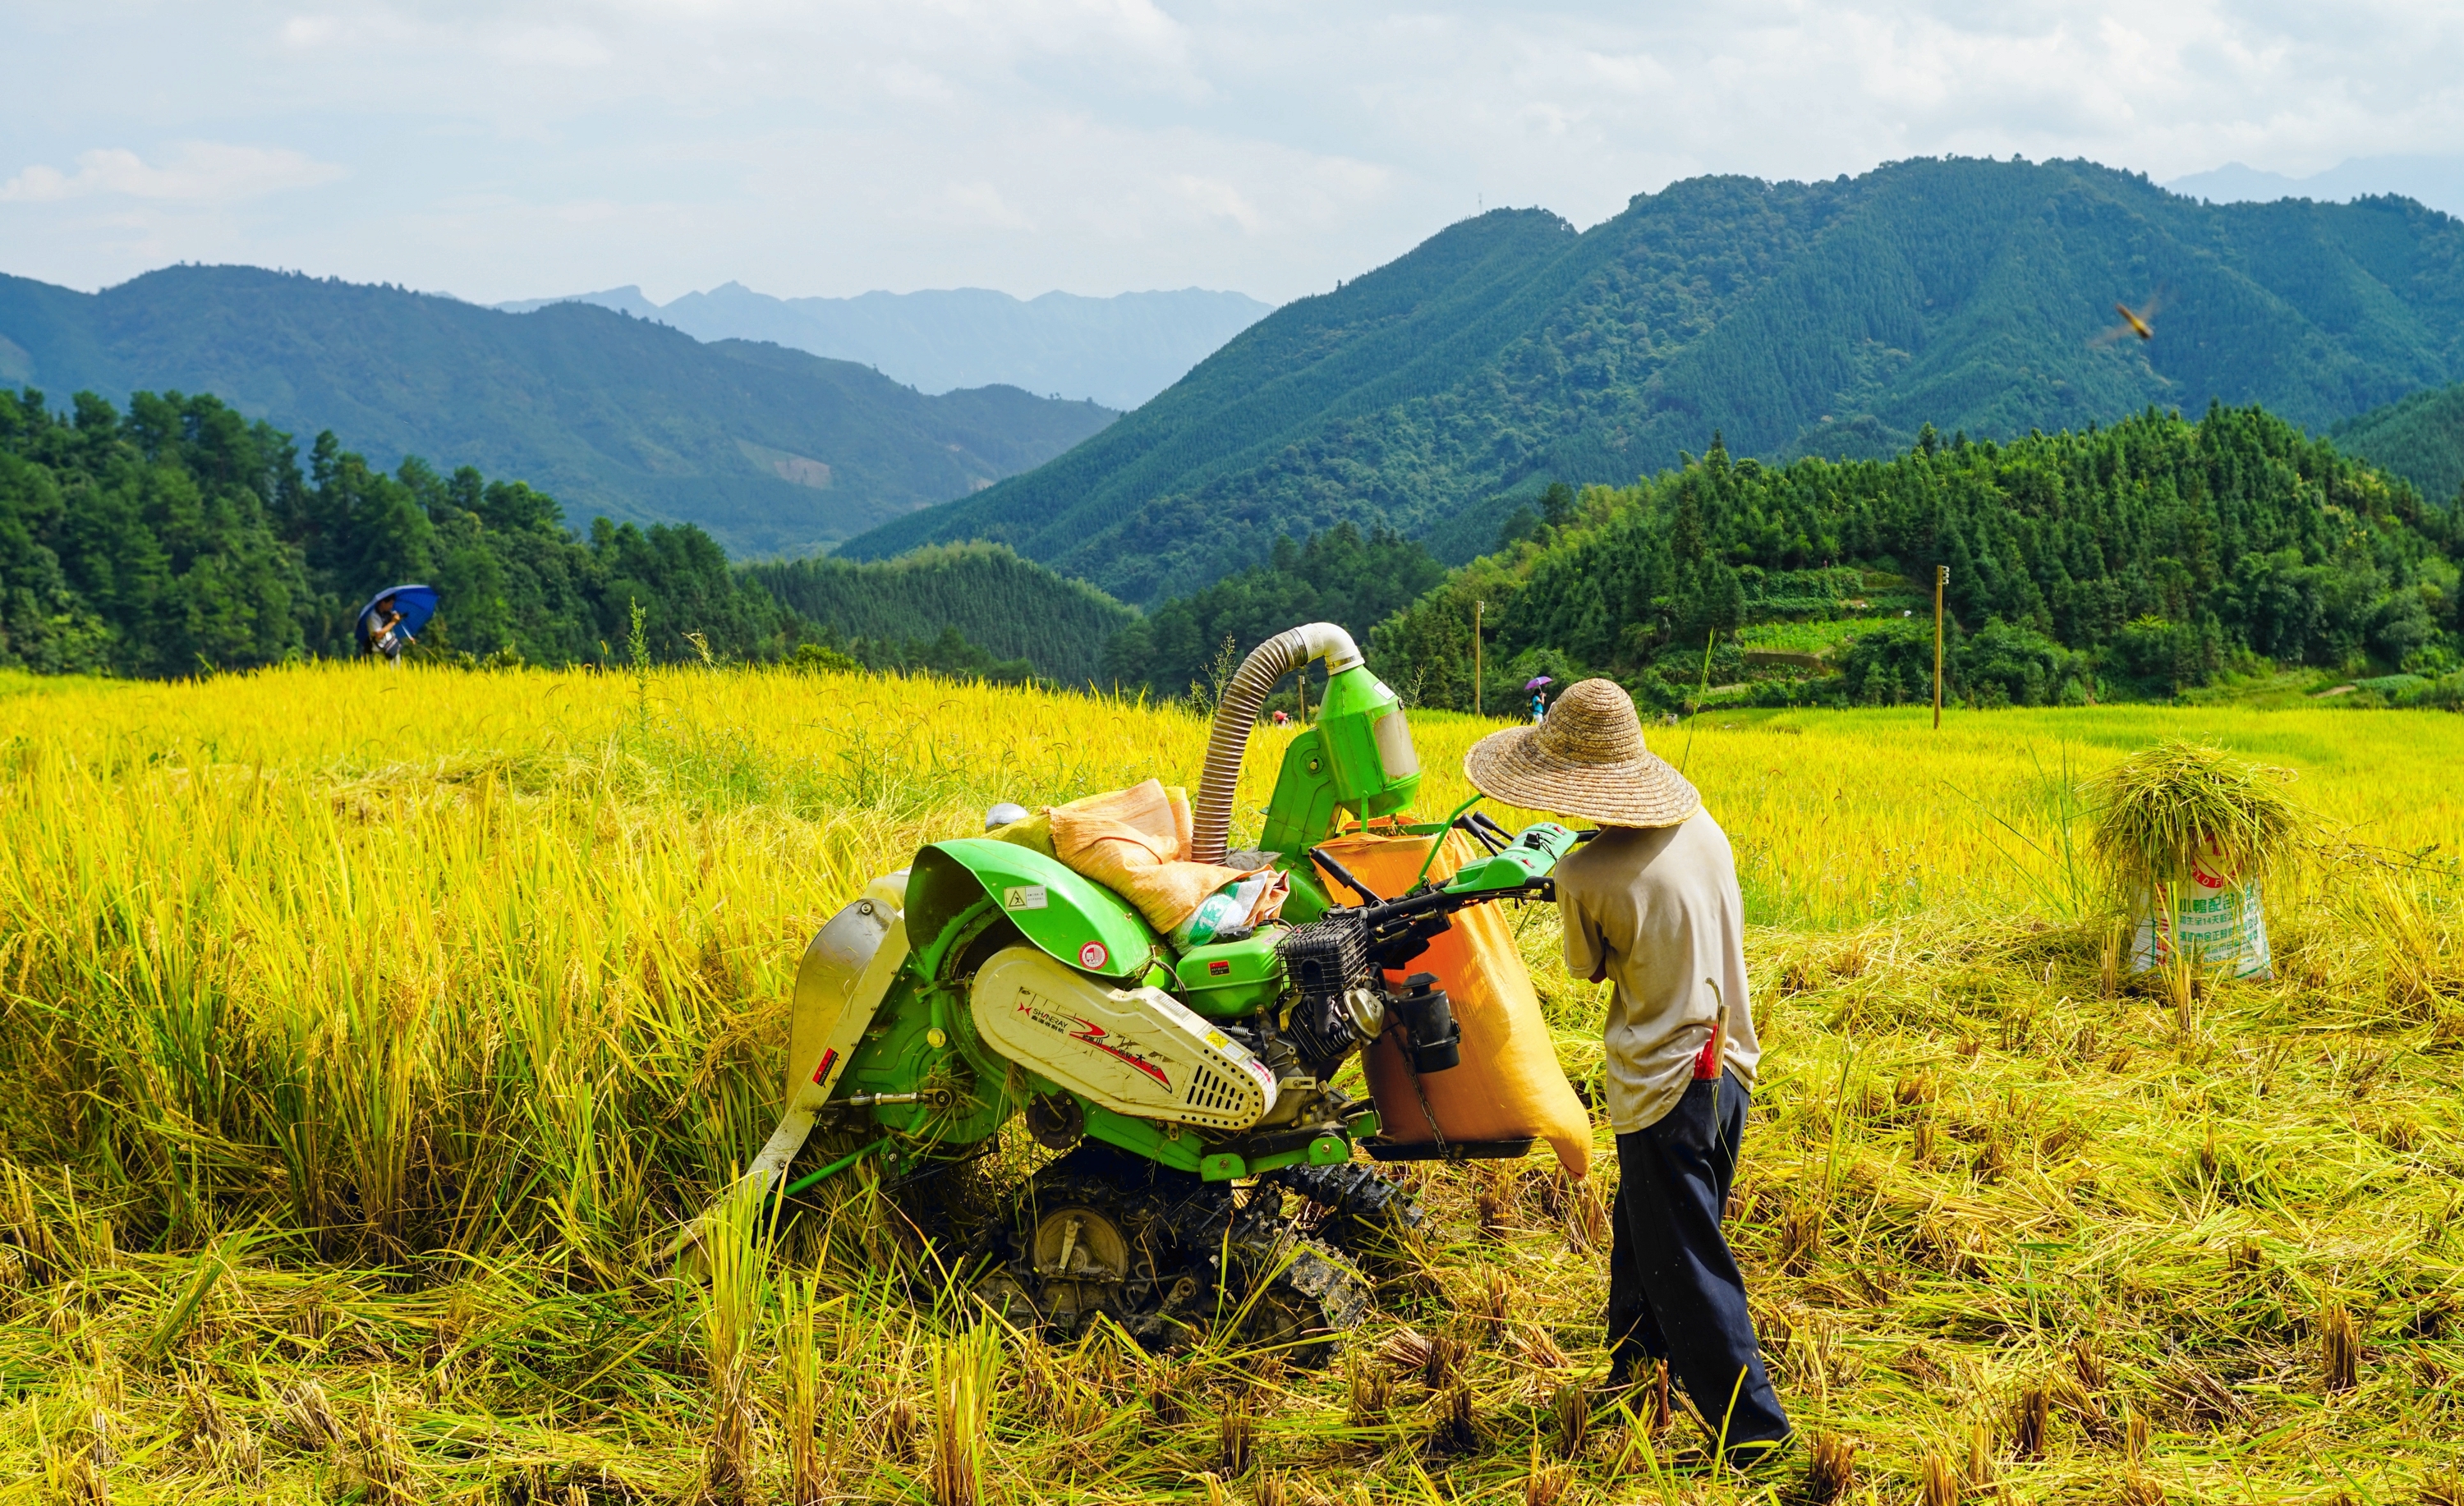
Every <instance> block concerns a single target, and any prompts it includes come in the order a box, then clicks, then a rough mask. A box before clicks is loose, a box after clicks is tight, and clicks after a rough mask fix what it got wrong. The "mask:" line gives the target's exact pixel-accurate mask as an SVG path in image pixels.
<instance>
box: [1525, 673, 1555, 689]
mask: <svg viewBox="0 0 2464 1506" xmlns="http://www.w3.org/2000/svg"><path fill="white" fill-rule="evenodd" d="M1556 683H1557V682H1556V681H1554V680H1551V678H1549V677H1548V676H1547V675H1545V674H1544V675H1542V676H1541V677H1540V678H1539V679H1537V680H1534V681H1532V682H1531V683H1530V684H1529V685H1527V686H1525V687H1524V688H1525V689H1527V690H1537V689H1539V688H1541V687H1542V686H1544V685H1554V684H1556Z"/></svg>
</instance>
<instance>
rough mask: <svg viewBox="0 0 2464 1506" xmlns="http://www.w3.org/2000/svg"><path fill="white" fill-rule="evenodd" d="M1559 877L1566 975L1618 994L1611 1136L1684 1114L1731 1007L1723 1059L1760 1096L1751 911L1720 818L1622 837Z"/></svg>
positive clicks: (1591, 847)
mask: <svg viewBox="0 0 2464 1506" xmlns="http://www.w3.org/2000/svg"><path fill="white" fill-rule="evenodd" d="M1556 877H1557V908H1558V910H1559V912H1560V913H1561V914H1562V916H1563V917H1564V920H1565V923H1566V971H1569V972H1571V973H1573V975H1574V976H1575V977H1577V978H1594V979H1596V978H1599V977H1602V976H1605V977H1607V978H1608V979H1609V980H1610V981H1611V982H1613V983H1614V984H1615V985H1616V988H1615V990H1614V992H1613V993H1612V996H1611V999H1610V1002H1609V1010H1608V1021H1607V1037H1608V1098H1609V1123H1610V1125H1611V1126H1612V1127H1613V1128H1615V1129H1616V1131H1617V1133H1618V1134H1620V1135H1623V1134H1631V1133H1632V1132H1634V1131H1635V1130H1638V1129H1643V1128H1647V1127H1648V1126H1650V1125H1652V1124H1658V1123H1659V1122H1660V1121H1661V1118H1663V1117H1664V1116H1666V1114H1667V1113H1668V1111H1669V1110H1670V1109H1672V1108H1675V1107H1676V1106H1677V1101H1678V1100H1679V1099H1680V1098H1683V1096H1684V1094H1685V1085H1686V1083H1688V1082H1690V1081H1692V1080H1693V1078H1694V1064H1695V1060H1696V1059H1697V1058H1698V1057H1700V1056H1701V1055H1702V1053H1703V1048H1704V1045H1705V1042H1706V1041H1708V1040H1709V1039H1710V1037H1711V1031H1712V1027H1713V1025H1714V1024H1715V1022H1716V1021H1717V1020H1718V1018H1719V1015H1720V1009H1721V1006H1722V1004H1723V1002H1725V1003H1726V1005H1727V1018H1728V1034H1727V1050H1726V1052H1725V1053H1724V1057H1725V1059H1726V1061H1727V1067H1728V1070H1730V1071H1732V1072H1734V1073H1735V1074H1736V1075H1737V1078H1738V1080H1740V1081H1742V1082H1744V1083H1745V1085H1746V1087H1747V1089H1748V1090H1749V1091H1750V1090H1751V1089H1752V1087H1753V1085H1754V1065H1755V1063H1756V1062H1758V1061H1760V1060H1761V1059H1762V1046H1761V1043H1760V1042H1759V1041H1758V1040H1756V1039H1755V1037H1754V1017H1753V1009H1752V1001H1751V1000H1750V999H1749V998H1748V997H1747V993H1746V948H1745V900H1744V897H1743V896H1742V895H1740V894H1739V893H1738V891H1737V864H1736V858H1735V855H1734V854H1733V853H1732V852H1731V851H1730V850H1729V847H1728V834H1727V832H1724V831H1722V830H1721V829H1720V823H1719V822H1718V821H1715V820H1713V819H1712V818H1711V813H1710V812H1708V811H1697V812H1695V813H1694V814H1693V815H1692V816H1690V817H1688V818H1685V819H1684V820H1683V821H1680V822H1678V823H1677V824H1676V825H1674V826H1657V827H1631V826H1620V827H1611V828H1609V829H1607V830H1604V831H1602V832H1601V833H1600V835H1599V836H1597V837H1595V838H1594V839H1592V840H1590V841H1588V842H1585V843H1584V844H1583V845H1582V846H1580V847H1577V848H1575V849H1574V850H1573V852H1572V853H1570V854H1568V855H1567V856H1566V858H1565V859H1564V860H1563V861H1562V862H1559V863H1558V864H1557V874H1556ZM1715 985H1716V987H1715Z"/></svg>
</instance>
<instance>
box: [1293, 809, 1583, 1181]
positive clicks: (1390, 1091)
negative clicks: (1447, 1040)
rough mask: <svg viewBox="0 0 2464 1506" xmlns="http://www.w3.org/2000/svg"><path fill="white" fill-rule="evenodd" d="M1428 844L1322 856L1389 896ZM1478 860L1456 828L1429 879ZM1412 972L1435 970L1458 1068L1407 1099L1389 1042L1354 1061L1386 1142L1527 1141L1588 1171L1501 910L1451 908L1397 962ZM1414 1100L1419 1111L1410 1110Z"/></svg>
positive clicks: (1567, 1087) (1363, 845) (1348, 847)
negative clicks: (1423, 946) (1457, 1045)
mask: <svg viewBox="0 0 2464 1506" xmlns="http://www.w3.org/2000/svg"><path fill="white" fill-rule="evenodd" d="M1429 840H1430V839H1428V838H1426V837H1380V836H1371V835H1365V834H1364V835H1356V836H1351V837H1340V838H1337V839H1335V840H1332V841H1330V842H1328V843H1326V844H1325V851H1326V853H1327V855H1328V856H1329V857H1331V858H1332V859H1333V860H1334V861H1335V862H1339V863H1341V864H1343V866H1344V867H1345V868H1346V869H1347V870H1349V871H1350V872H1353V873H1355V874H1358V875H1359V876H1360V882H1361V883H1363V884H1368V885H1369V886H1370V887H1371V888H1373V889H1375V890H1376V891H1377V892H1378V893H1379V894H1381V895H1384V896H1385V897H1386V898H1388V899H1395V898H1397V897H1399V896H1400V895H1401V894H1402V893H1403V891H1404V890H1405V889H1407V888H1409V887H1410V886H1411V884H1412V876H1413V875H1414V874H1416V873H1418V872H1419V869H1420V862H1421V860H1422V859H1424V858H1426V857H1427V856H1428V854H1429ZM1477 856H1478V854H1477V853H1476V852H1475V851H1474V850H1473V848H1472V845H1471V842H1470V840H1468V839H1466V838H1465V837H1464V836H1463V834H1462V833H1460V832H1448V833H1447V834H1446V839H1445V845H1444V847H1442V848H1441V849H1440V851H1439V853H1438V861H1437V862H1434V863H1432V864H1430V866H1429V877H1430V879H1432V880H1438V881H1442V880H1443V879H1444V878H1446V877H1447V876H1448V875H1450V874H1452V873H1453V872H1454V871H1455V870H1456V869H1457V868H1460V867H1462V866H1463V864H1464V863H1465V862H1469V861H1471V860H1472V859H1473V858H1474V857H1477ZM1332 887H1333V889H1334V892H1335V894H1336V896H1337V897H1338V898H1340V899H1343V900H1345V901H1347V902H1350V903H1358V902H1357V900H1356V899H1355V898H1354V897H1353V896H1351V895H1348V894H1344V893H1343V892H1342V886H1341V885H1339V884H1335V885H1332ZM1415 972H1432V973H1435V974H1437V978H1438V986H1439V987H1440V988H1441V989H1444V990H1445V991H1446V994H1447V996H1448V997H1449V998H1450V999H1451V1000H1452V1001H1453V1004H1454V1015H1455V1021H1456V1023H1458V1024H1459V1025H1461V1026H1462V1027H1463V1063H1462V1065H1460V1066H1457V1067H1455V1068H1453V1069H1451V1070H1449V1071H1445V1072H1434V1073H1431V1074H1429V1075H1428V1076H1427V1077H1424V1078H1421V1079H1419V1091H1418V1092H1415V1091H1414V1088H1413V1072H1412V1069H1411V1065H1410V1063H1409V1062H1408V1061H1407V1060H1406V1059H1404V1056H1403V1053H1402V1050H1401V1048H1400V1047H1398V1046H1397V1044H1396V1041H1395V1037H1394V1035H1393V1034H1392V1033H1391V1032H1390V1033H1389V1034H1387V1035H1385V1036H1382V1037H1379V1038H1378V1039H1377V1041H1376V1042H1375V1045H1373V1046H1372V1047H1371V1049H1370V1050H1369V1052H1368V1053H1367V1054H1366V1056H1365V1057H1364V1059H1363V1064H1364V1065H1365V1066H1366V1067H1367V1069H1368V1073H1369V1090H1370V1093H1371V1095H1372V1096H1373V1097H1375V1100H1376V1102H1377V1117H1378V1118H1379V1119H1380V1120H1381V1121H1383V1122H1384V1124H1385V1126H1386V1127H1385V1133H1386V1137H1387V1138H1388V1139H1390V1140H1394V1141H1397V1142H1399V1143H1401V1144H1404V1145H1425V1144H1427V1143H1428V1142H1430V1141H1433V1140H1437V1139H1440V1138H1442V1139H1444V1140H1446V1141H1448V1142H1450V1143H1453V1142H1463V1141H1475V1140H1520V1139H1522V1138H1524V1137H1525V1136H1527V1135H1529V1136H1531V1137H1533V1138H1535V1139H1540V1140H1545V1141H1547V1142H1549V1144H1550V1146H1551V1147H1553V1148H1554V1149H1555V1150H1556V1152H1557V1164H1558V1165H1559V1166H1561V1167H1564V1168H1566V1171H1567V1174H1568V1175H1570V1176H1577V1177H1579V1176H1583V1175H1585V1174H1587V1173H1588V1172H1589V1171H1590V1170H1591V1167H1592V1121H1591V1116H1590V1115H1589V1114H1587V1113H1585V1112H1584V1110H1583V1101H1582V1100H1581V1099H1579V1098H1576V1097H1575V1096H1574V1089H1573V1084H1572V1083H1570V1082H1568V1081H1567V1080H1566V1070H1565V1068H1563V1067H1561V1066H1559V1065H1558V1064H1557V1048H1556V1046H1555V1044H1554V1043H1553V1042H1552V1041H1551V1039H1550V1038H1549V1025H1548V1022H1547V1021H1546V1020H1543V1019H1542V1018H1541V1017H1540V996H1539V994H1538V993H1535V992H1533V990H1532V987H1531V973H1530V970H1529V969H1527V968H1526V967H1524V965H1523V953H1522V952H1520V951H1518V950H1517V949H1515V946H1514V929H1513V927H1512V926H1511V925H1510V924H1509V923H1508V921H1507V912H1506V907H1505V906H1502V905H1496V904H1488V905H1474V906H1469V907H1467V908H1464V909H1461V910H1457V911H1456V912H1455V915H1454V919H1453V921H1452V923H1451V924H1450V925H1448V927H1447V928H1446V929H1445V930H1443V931H1441V932H1440V933H1439V934H1438V935H1437V936H1435V937H1433V938H1431V939H1430V942H1429V949H1428V950H1426V951H1424V952H1422V953H1420V955H1419V956H1418V957H1415V958H1414V959H1412V961H1411V962H1409V963H1408V964H1406V965H1405V966H1404V968H1403V970H1402V974H1401V976H1403V977H1408V976H1409V975H1411V974H1412V973H1415ZM1390 981H1394V982H1400V981H1401V978H1400V977H1397V978H1394V979H1391V980H1390ZM1423 1099H1426V1101H1427V1102H1428V1107H1427V1109H1426V1111H1423V1110H1422V1108H1421V1106H1420V1104H1421V1101H1422V1100H1423ZM1432 1118H1434V1119H1435V1120H1436V1124H1431V1123H1430V1121H1431V1119H1432Z"/></svg>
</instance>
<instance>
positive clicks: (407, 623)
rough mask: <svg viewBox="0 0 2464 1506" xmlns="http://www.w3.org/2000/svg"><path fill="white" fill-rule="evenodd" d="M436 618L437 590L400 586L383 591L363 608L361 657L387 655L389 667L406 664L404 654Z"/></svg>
mask: <svg viewBox="0 0 2464 1506" xmlns="http://www.w3.org/2000/svg"><path fill="white" fill-rule="evenodd" d="M435 615H436V589H435V588H434V587H433V586H425V585H398V586H395V587H393V588H392V589H391V590H389V591H380V592H378V593H377V595H376V597H375V598H374V599H373V600H370V601H369V602H368V604H367V605H365V606H363V607H362V608H360V616H359V622H358V634H359V640H360V657H361V658H363V659H368V658H373V657H375V656H376V655H378V654H383V655H385V663H386V664H388V665H392V666H399V665H401V663H402V651H403V650H404V649H406V648H407V647H409V646H410V645H411V644H413V643H414V642H416V641H417V639H418V635H419V632H420V630H421V629H423V628H425V627H426V626H427V625H428V620H429V618H431V617H434V616H435Z"/></svg>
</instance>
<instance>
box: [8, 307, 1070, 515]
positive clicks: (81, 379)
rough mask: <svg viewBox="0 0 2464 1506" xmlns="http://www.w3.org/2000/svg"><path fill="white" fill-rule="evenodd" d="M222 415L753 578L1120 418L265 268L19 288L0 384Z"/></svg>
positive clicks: (1036, 459) (746, 347)
mask: <svg viewBox="0 0 2464 1506" xmlns="http://www.w3.org/2000/svg"><path fill="white" fill-rule="evenodd" d="M11 383H13V384H31V385H35V386H39V387H44V388H48V389H49V390H51V391H54V392H69V391H77V390H86V389H90V390H92V391H95V392H98V393H100V394H102V395H103V396H105V397H107V398H111V399H114V400H121V399H124V398H125V397H126V396H127V395H128V394H129V393H131V392H133V391H136V390H138V389H140V388H147V389H153V390H160V389H162V388H165V387H176V388H178V389H180V390H182V391H186V392H205V393H212V394H214V395H215V396H217V397H219V398H221V399H222V400H223V401H224V402H225V403H226V404H230V405H231V406H232V407H234V408H237V409H238V410H239V411H240V412H241V413H243V414H245V415H247V416H249V417H251V418H264V419H266V420H268V421H270V422H271V423H273V424H274V425H275V426H278V427H280V428H283V429H287V430H289V431H291V432H294V433H300V434H313V433H316V432H318V431H319V430H321V429H331V430H333V431H335V432H337V433H342V434H348V435H350V436H352V442H353V443H354V444H355V445H357V446H359V447H361V449H362V451H363V453H365V454H367V455H368V456H369V457H370V460H371V462H372V464H374V465H376V466H378V467H379V468H380V469H390V468H391V467H393V466H394V465H395V464H397V463H398V462H399V461H400V460H401V459H402V458H403V457H405V456H407V455H414V454H417V455H451V456H454V457H455V458H456V459H457V460H458V461H462V462H467V463H469V464H471V465H474V466H477V467H479V468H480V469H484V470H486V471H488V472H490V473H491V474H497V475H518V476H522V477H524V478H526V479H527V480H528V481H530V482H531V483H532V484H533V485H535V486H539V487H540V488H543V489H545V490H547V491H551V492H553V493H555V494H556V495H557V496H559V497H561V498H562V499H563V501H564V503H565V505H566V506H567V507H568V508H569V509H571V510H572V512H573V513H574V514H575V515H576V517H577V518H586V517H589V516H593V515H605V516H609V517H613V518H617V519H619V520H627V519H629V520H633V521H637V522H644V523H649V522H679V521H682V522H692V523H696V524H699V525H701V526H702V528H703V529H704V530H705V531H707V532H708V533H709V534H710V535H712V536H713V537H715V538H716V539H718V540H719V542H720V543H722V544H724V545H725V546H726V547H727V548H728V549H729V550H731V551H733V552H734V553H736V554H737V555H738V556H746V555H775V554H788V555H793V554H804V553H809V552H812V551H814V550H816V549H819V548H822V547H825V546H826V545H828V544H829V543H831V542H833V541H835V540H838V539H842V538H845V537H847V535H851V534H854V533H857V532H860V531H862V530H864V529H867V528H869V527H871V526H873V525H874V524H876V523H880V522H882V521H884V520H886V519H889V518H892V517H896V516H899V515H901V514H903V513H908V512H911V511H913V510H914V509H916V508H919V507H923V506H925V505H927V504H929V503H934V502H941V501H946V500H948V499H950V498H953V497H960V496H964V495H966V494H967V493H968V492H969V491H978V490H980V489H982V488H984V487H986V486H989V485H991V484H992V483H993V482H995V481H997V480H999V479H1000V478H1001V477H1003V476H1007V475H1010V474H1013V473H1015V472H1017V471H1020V470H1024V469H1028V468H1030V467H1033V466H1035V465H1038V464H1040V463H1042V462H1044V461H1045V460H1049V459H1051V458H1052V457H1054V456H1056V455H1058V454H1060V453H1062V452H1063V451H1064V450H1066V449H1067V448H1068V447H1070V446H1072V445H1074V444H1076V443H1078V442H1079V441H1080V440H1082V439H1084V438H1086V437H1087V436H1088V435H1089V434H1092V433H1094V432H1096V431H1097V430H1099V429H1101V428H1102V427H1103V426H1105V425H1106V424H1108V423H1110V422H1111V419H1112V417H1113V415H1112V413H1111V411H1110V410H1109V409H1105V408H1100V407H1097V406H1095V405H1094V404H1089V403H1056V402H1053V401H1050V400H1048V399H1045V398H1040V397H1033V396H1030V395H1029V394H1027V393H1025V392H1023V391H1020V390H1018V389H1017V388H1015V387H982V388H975V389H970V390H966V391H960V392H952V393H948V394H946V395H944V396H941V397H926V396H924V395H922V394H921V393H918V392H915V391H913V389H911V388H908V387H905V386H901V385H900V384H899V383H897V382H892V381H891V380H890V379H889V378H887V377H884V376H882V375H881V374H880V373H878V372H875V371H872V370H870V369H869V368H867V367H864V366H860V365H855V364H852V363H850V362H847V361H839V360H822V359H821V358H819V357H815V356H810V355H806V354H805V353H803V351H797V350H788V349H785V348H782V347H781V346H777V345H763V344H753V343H748V342H744V341H737V340H727V341H721V342H718V343H716V344H708V345H705V344H702V343H700V342H698V341H696V340H694V339H693V338H691V337H690V336H687V335H684V334H682V333H680V332H678V331H676V330H672V329H670V328H667V327H666V326H664V325H659V324H654V323H650V322H649V321H648V320H644V319H633V318H627V317H625V316H622V315H619V314H614V313H610V312H608V311H607V310H605V309H599V308H592V307H588V306H586V305H583V304H576V303H562V304H557V305H554V306H552V307H548V308H543V309H541V310H539V312H537V313H535V314H502V313H498V312H496V311H495V310H491V309H483V308H479V307H476V306H474V305H472V304H468V303H462V302H459V301H457V300H455V299H452V298H448V297H439V296H434V295H425V294H414V293H410V292H407V291H405V290H402V289H398V288H386V287H366V286H361V285H357V284H351V283H344V282H339V281H329V280H323V279H319V278H313V277H301V276H294V275H289V274H286V273H273V272H265V271H260V270H258V269H255V268H251V267H173V268H166V269H165V270H164V271H161V272H155V273H147V274H146V275H144V276H142V277H139V278H136V279H134V280H133V281H130V282H126V283H122V284H121V285H120V286H119V287H116V288H110V289H106V290H104V291H103V292H102V293H100V294H94V295H89V294H82V293H77V292H75V291H73V290H71V289H67V288H56V287H52V286H50V285H48V284H44V283H39V282H33V281H29V280H27V279H25V278H22V277H0V384H11Z"/></svg>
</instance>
